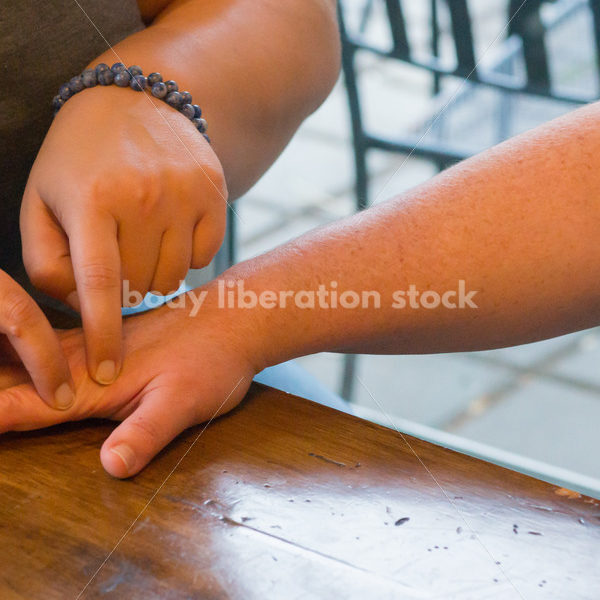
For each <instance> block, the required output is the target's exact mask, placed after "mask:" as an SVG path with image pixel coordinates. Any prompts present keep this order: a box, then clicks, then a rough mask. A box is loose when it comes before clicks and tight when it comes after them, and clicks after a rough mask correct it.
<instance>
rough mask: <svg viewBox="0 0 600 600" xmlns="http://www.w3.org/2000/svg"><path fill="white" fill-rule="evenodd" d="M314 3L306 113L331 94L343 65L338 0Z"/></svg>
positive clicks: (308, 57) (320, 0)
mask: <svg viewBox="0 0 600 600" xmlns="http://www.w3.org/2000/svg"><path fill="white" fill-rule="evenodd" d="M305 2H306V0H305ZM311 4H314V5H315V11H314V23H313V24H312V27H311V34H310V38H309V39H308V40H307V43H306V50H307V57H306V61H307V63H308V64H306V79H305V90H306V95H305V101H306V109H307V116H308V114H310V113H312V112H313V111H315V110H316V109H317V108H318V107H319V106H320V105H321V103H322V102H323V101H324V100H325V99H326V98H327V96H329V94H330V92H331V90H332V88H333V86H334V85H335V83H336V81H337V80H338V77H339V73H340V67H341V42H340V33H339V27H338V20H337V12H336V3H335V1H332V0H311Z"/></svg>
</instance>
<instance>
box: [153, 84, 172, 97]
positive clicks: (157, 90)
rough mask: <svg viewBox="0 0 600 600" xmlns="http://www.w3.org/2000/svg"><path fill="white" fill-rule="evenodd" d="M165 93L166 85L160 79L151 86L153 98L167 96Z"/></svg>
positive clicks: (166, 91)
mask: <svg viewBox="0 0 600 600" xmlns="http://www.w3.org/2000/svg"><path fill="white" fill-rule="evenodd" d="M167 94H168V90H167V86H166V85H165V84H164V83H163V82H162V81H159V82H158V83H155V84H154V85H153V86H152V95H153V96H154V97H155V98H160V99H161V100H162V99H163V98H166V97H167Z"/></svg>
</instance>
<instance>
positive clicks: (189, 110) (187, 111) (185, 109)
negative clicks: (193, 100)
mask: <svg viewBox="0 0 600 600" xmlns="http://www.w3.org/2000/svg"><path fill="white" fill-rule="evenodd" d="M179 112H180V113H181V114H182V115H185V116H186V117H187V118H188V119H193V118H194V115H195V113H196V111H195V110H194V107H193V106H192V105H191V104H184V105H183V106H182V107H181V108H180V109H179Z"/></svg>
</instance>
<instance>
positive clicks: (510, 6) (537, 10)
mask: <svg viewBox="0 0 600 600" xmlns="http://www.w3.org/2000/svg"><path fill="white" fill-rule="evenodd" d="M351 1H352V0H351ZM378 1H379V2H381V3H383V5H384V6H385V12H386V14H387V20H388V24H389V32H390V38H391V42H392V43H391V47H390V48H389V49H386V50H382V49H381V48H378V47H374V46H373V45H372V44H371V43H369V41H368V40H367V38H366V37H364V36H361V35H360V34H358V33H357V32H354V31H352V32H349V31H348V30H347V27H346V24H345V21H344V7H343V5H344V4H345V2H344V0H339V11H340V26H341V30H342V38H343V41H344V43H345V44H349V45H350V48H351V50H356V49H361V48H362V49H365V50H370V51H372V52H375V53H376V54H379V55H382V56H387V57H389V58H395V59H400V60H402V61H405V62H408V63H410V64H413V65H415V66H418V67H422V68H424V69H427V70H429V71H431V72H433V73H437V74H439V75H452V76H457V77H462V78H466V77H468V78H469V79H470V80H471V81H474V82H480V83H484V84H488V85H492V86H494V87H498V88H502V89H507V90H512V91H518V92H529V93H533V94H536V95H542V96H554V97H557V99H561V100H566V101H571V100H573V101H575V102H587V101H591V100H593V99H594V98H584V97H573V98H571V97H567V98H563V97H559V96H556V95H554V94H553V93H552V85H551V84H552V82H551V76H550V68H549V61H548V52H547V43H546V35H547V31H546V29H545V26H544V21H543V19H542V15H541V10H542V6H543V4H545V3H549V2H555V1H556V0H509V1H508V3H507V15H506V16H507V21H506V22H507V36H516V37H518V38H519V40H520V43H521V45H522V56H523V63H524V66H525V75H526V77H525V81H524V82H523V81H517V80H516V78H509V77H501V76H500V74H496V73H492V74H490V73H482V72H480V69H478V67H477V56H476V50H475V43H474V35H473V21H472V18H471V10H470V8H469V3H468V1H467V0H430V14H431V21H430V26H431V37H432V40H433V45H432V46H433V51H432V53H431V55H430V56H422V55H420V56H419V57H418V58H417V57H416V55H415V53H414V51H413V48H411V43H410V37H409V35H408V29H407V20H406V18H405V13H404V9H403V2H402V0H378ZM410 1H414V0H410ZM368 2H369V4H372V3H373V2H374V0H368ZM582 3H583V0H582V1H581V2H580V4H582ZM442 4H443V5H445V7H446V10H447V12H448V15H449V20H450V23H449V24H450V32H449V33H450V35H451V37H452V43H453V46H454V51H455V55H456V63H455V65H454V66H453V67H448V66H447V65H444V64H442V62H441V61H440V59H439V57H438V56H437V52H436V46H437V35H438V31H439V22H438V15H439V10H438V8H439V6H438V5H442ZM572 4H575V3H572ZM587 4H588V5H589V8H590V11H591V14H592V17H593V21H594V34H595V44H596V60H597V62H598V65H599V66H600V0H587Z"/></svg>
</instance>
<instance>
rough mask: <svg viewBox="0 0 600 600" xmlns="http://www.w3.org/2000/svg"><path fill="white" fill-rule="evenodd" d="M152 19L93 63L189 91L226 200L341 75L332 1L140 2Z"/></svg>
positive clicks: (249, 182)
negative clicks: (121, 66)
mask: <svg viewBox="0 0 600 600" xmlns="http://www.w3.org/2000/svg"><path fill="white" fill-rule="evenodd" d="M140 7H141V8H142V14H143V15H144V16H145V17H146V20H147V21H149V26H148V28H147V29H145V30H144V31H141V32H139V33H136V34H134V35H132V36H130V37H128V38H127V39H125V40H123V41H122V42H121V43H119V44H117V45H116V46H115V47H114V51H113V50H109V51H107V52H105V53H104V54H102V55H101V56H100V57H98V58H97V59H96V60H95V61H94V62H93V63H92V64H93V65H95V64H97V63H98V62H102V61H103V62H106V63H108V64H112V63H114V62H117V61H122V62H124V63H125V64H126V65H133V64H136V65H139V66H140V67H142V69H143V70H144V73H145V74H148V73H150V72H152V71H158V72H161V73H162V74H163V76H165V77H166V78H169V79H174V80H175V81H177V82H178V83H179V85H180V86H181V87H182V89H187V90H188V91H190V92H191V93H192V95H193V97H194V100H195V101H196V102H197V103H198V104H200V106H201V107H202V109H203V111H204V114H205V115H206V119H207V120H208V124H209V135H210V136H211V138H212V140H213V147H214V149H215V152H216V153H217V156H218V157H219V159H220V161H221V163H222V165H223V168H224V171H225V178H226V181H227V186H228V189H229V194H230V197H231V198H237V197H239V196H240V195H241V194H242V193H243V192H245V191H246V190H247V189H248V188H249V187H250V186H251V185H252V184H253V183H254V182H255V181H256V180H257V179H258V178H259V177H260V176H261V175H262V173H263V172H264V171H265V170H266V169H267V168H268V167H269V166H270V165H271V163H272V162H273V161H274V160H275V158H276V157H277V156H278V154H279V153H280V152H281V150H282V149H283V148H284V147H285V145H286V144H287V142H288V141H289V139H290V138H291V136H292V135H293V133H294V132H295V130H296V129H297V127H298V126H299V125H300V123H301V122H302V121H303V120H304V119H305V118H306V117H307V116H308V115H309V114H310V113H311V112H312V111H313V110H315V109H316V108H317V106H318V105H319V104H320V103H321V102H322V101H323V100H324V99H325V97H326V96H327V94H328V93H329V91H330V89H331V87H332V86H333V83H334V82H335V80H336V77H337V72H338V69H339V40H338V38H339V36H338V32H337V22H336V15H335V2H334V1H333V0H291V1H286V2H281V1H280V0H174V1H170V2H167V1H164V0H162V1H161V0H140Z"/></svg>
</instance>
